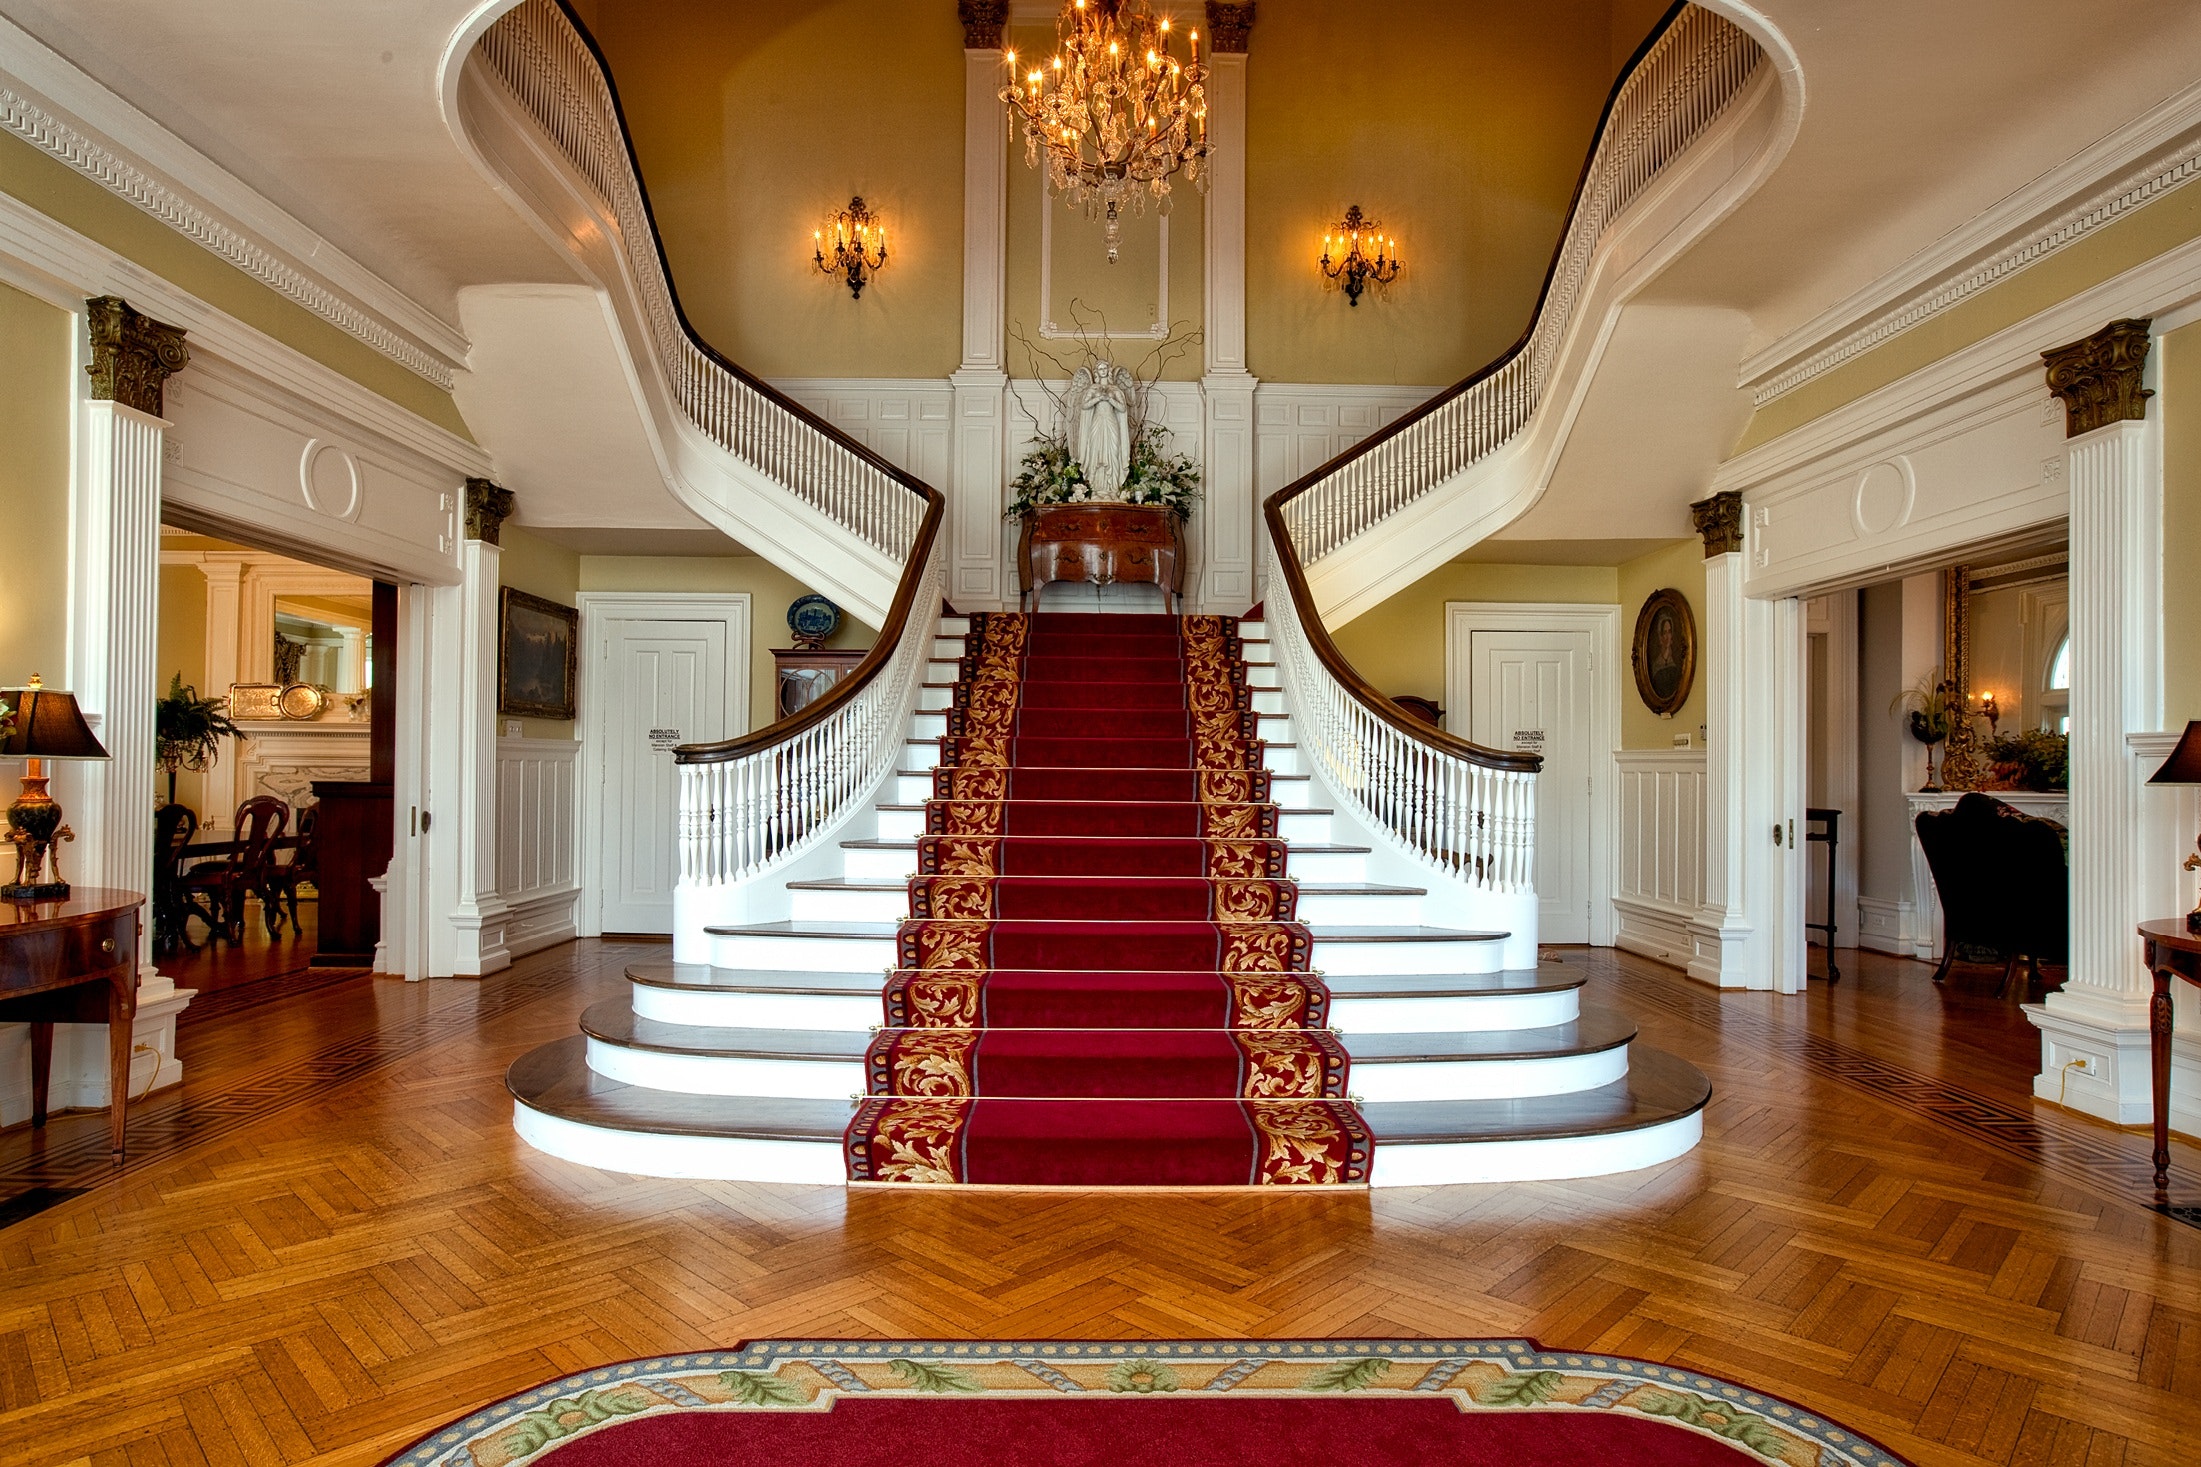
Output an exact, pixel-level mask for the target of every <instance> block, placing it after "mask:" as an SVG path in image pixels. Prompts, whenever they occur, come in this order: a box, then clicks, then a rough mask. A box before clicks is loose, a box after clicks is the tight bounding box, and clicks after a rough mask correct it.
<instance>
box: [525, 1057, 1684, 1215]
mask: <svg viewBox="0 0 2201 1467" xmlns="http://www.w3.org/2000/svg"><path fill="white" fill-rule="evenodd" d="M1631 1060H1632V1063H1631V1066H1630V1070H1629V1073H1628V1075H1627V1076H1626V1077H1625V1078H1624V1079H1621V1080H1618V1081H1616V1082H1614V1083H1613V1084H1610V1085H1606V1086H1602V1087H1600V1088H1598V1089H1596V1090H1590V1091H1584V1092H1581V1093H1578V1094H1574V1095H1564V1096H1542V1097H1533V1098H1528V1099H1516V1100H1463V1101H1441V1102H1428V1101H1396V1102H1372V1103H1369V1104H1366V1105H1364V1106H1363V1107H1362V1108H1361V1109H1362V1113H1363V1114H1364V1115H1365V1116H1366V1118H1367V1120H1368V1124H1369V1126H1370V1128H1371V1129H1372V1130H1373V1131H1374V1133H1375V1137H1376V1149H1375V1161H1374V1168H1373V1171H1372V1173H1371V1175H1370V1178H1369V1184H1370V1185H1371V1186H1377V1187H1413V1186H1431V1185H1440V1184H1447V1183H1462V1182H1517V1181H1551V1180H1558V1179H1562V1178H1570V1177H1592V1176H1604V1175H1608V1174H1610V1173H1614V1172H1625V1171H1634V1170H1636V1169H1638V1168H1641V1167H1647V1166H1655V1165H1658V1164H1659V1163H1661V1162H1666V1161H1671V1160H1672V1159H1673V1158H1675V1157H1677V1156H1680V1155H1682V1154H1684V1153H1685V1152H1687V1151H1688V1150H1689V1149H1690V1148H1692V1147H1693V1146H1695V1145H1696V1143H1697V1142H1698V1140H1700V1139H1701V1138H1702V1136H1703V1115H1702V1112H1703V1108H1704V1105H1705V1102H1706V1101H1707V1100H1708V1099H1709V1098H1710V1095H1711V1083H1710V1081H1708V1080H1707V1079H1706V1078H1705V1077H1704V1075H1703V1074H1702V1072H1700V1071H1699V1070H1697V1069H1696V1067H1695V1066H1693V1065H1690V1064H1688V1063H1687V1062H1686V1061H1684V1060H1680V1059H1677V1058H1675V1057H1674V1056H1672V1055H1669V1054H1666V1053H1663V1052H1662V1051H1659V1050H1654V1049H1646V1048H1643V1047H1642V1046H1635V1047H1633V1049H1632V1051H1631ZM505 1084H506V1088H508V1089H509V1090H510V1091H511V1092H512V1097H513V1100H514V1102H515V1106H514V1114H513V1129H514V1130H515V1131H517V1132H518V1133H519V1135H520V1137H521V1138H522V1139H523V1140H525V1141H526V1142H528V1144H529V1145H531V1146H534V1147H536V1148H537V1149H539V1150H541V1151H545V1152H548V1153H549V1154H551V1155H553V1156H557V1157H561V1158H563V1159H564V1160H567V1161H572V1162H578V1163H580V1164H582V1165H584V1166H592V1167H598V1168H601V1169H603V1170H605V1171H615V1172H625V1173H629V1174H632V1175H638V1176H652V1177H691V1178H708V1179H711V1180H717V1181H752V1182H793V1183H803V1184H810V1185H845V1184H846V1180H847V1171H846V1165H845V1163H844V1161H843V1159H842V1151H841V1134H842V1132H843V1131H844V1130H845V1129H846V1128H847V1126H848V1123H849V1120H850V1119H851V1118H852V1117H853V1115H854V1114H855V1102H854V1101H853V1100H852V1099H851V1100H777V1099H757V1098H753V1097H720V1096H700V1095H683V1094H677V1093H674V1092H669V1091H663V1090H646V1089H643V1088H641V1087H638V1086H633V1085H624V1084H621V1083H619V1082H618V1081H615V1080H611V1079H608V1078H607V1077H605V1076H603V1075H600V1074H597V1073H596V1072H595V1071H593V1070H591V1069H590V1068H589V1067H588V1061H587V1041H586V1039H585V1038H584V1037H583V1036H582V1035H579V1034H575V1035H572V1036H570V1037H568V1038H565V1039H560V1040H557V1041H555V1042H553V1043H550V1044H546V1045H543V1046H542V1047H540V1048H538V1049H534V1050H531V1051H529V1052H528V1053H527V1054H524V1055H522V1056H521V1057H520V1058H519V1059H518V1060H516V1061H514V1062H513V1064H512V1067H511V1069H510V1070H509V1071H507V1072H506V1076H505Z"/></svg>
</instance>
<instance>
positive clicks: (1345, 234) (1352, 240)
mask: <svg viewBox="0 0 2201 1467" xmlns="http://www.w3.org/2000/svg"><path fill="white" fill-rule="evenodd" d="M1382 227H1383V226H1382V225H1381V224H1378V223H1377V222H1376V221H1375V220H1373V219H1370V218H1367V217H1365V216H1364V215H1362V213H1361V212H1360V205H1358V204H1355V205H1353V207H1351V208H1350V209H1347V210H1346V211H1345V217H1344V219H1343V220H1341V221H1340V222H1339V223H1338V224H1337V226H1336V227H1335V228H1334V229H1333V230H1332V231H1331V232H1330V233H1328V234H1325V235H1324V236H1322V273H1323V275H1324V276H1326V277H1327V278H1329V279H1331V280H1335V281H1339V282H1341V283H1342V284H1343V285H1344V287H1345V300H1346V304H1348V305H1354V306H1357V305H1359V304H1360V293H1361V292H1362V291H1364V290H1366V289H1367V288H1368V286H1369V285H1370V283H1371V282H1372V283H1374V284H1376V285H1389V284H1390V283H1391V282H1392V281H1394V280H1396V279H1398V278H1399V242H1398V241H1397V240H1395V239H1387V238H1386V237H1384V236H1383V235H1381V234H1379V233H1377V231H1378V230H1380V229H1381V228H1382ZM1371 250H1372V251H1374V254H1373V255H1372V256H1371V255H1370V253H1369V251H1371Z"/></svg>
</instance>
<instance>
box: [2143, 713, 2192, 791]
mask: <svg viewBox="0 0 2201 1467" xmlns="http://www.w3.org/2000/svg"><path fill="white" fill-rule="evenodd" d="M2148 783H2149V784H2201V719H2195V720H2194V721H2193V722H2192V723H2189V724H2187V725H2186V731H2185V732H2184V733H2183V734H2181V735H2179V738H2178V747H2177V748H2175V749H2173V750H2171V751H2170V757H2169V758H2168V759H2165V760H2164V761H2163V767H2162V768H2161V769H2158V770H2156V771H2155V773H2154V774H2153V775H2152V776H2151V777H2150V778H2149V779H2148Z"/></svg>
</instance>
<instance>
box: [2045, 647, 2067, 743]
mask: <svg viewBox="0 0 2201 1467" xmlns="http://www.w3.org/2000/svg"><path fill="white" fill-rule="evenodd" d="M2041 727H2043V728H2046V729H2050V730H2052V731H2054V732H2056V733H2064V734H2067V733H2069V732H2071V636H2070V634H2069V633H2068V632H2067V633H2065V634H2064V636H2063V638H2062V639H2061V640H2060V641H2058V642H2057V643H2056V650H2055V651H2053V652H2051V653H2049V654H2048V672H2047V675H2046V676H2045V677H2043V678H2042V679H2041Z"/></svg>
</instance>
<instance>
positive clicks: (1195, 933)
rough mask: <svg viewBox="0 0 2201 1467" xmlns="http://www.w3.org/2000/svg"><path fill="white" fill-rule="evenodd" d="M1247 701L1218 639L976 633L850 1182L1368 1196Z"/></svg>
mask: <svg viewBox="0 0 2201 1467" xmlns="http://www.w3.org/2000/svg"><path fill="white" fill-rule="evenodd" d="M1249 708H1250V699H1249V696H1248V694H1247V692H1246V689H1245V666H1244V662H1243V660H1242V658H1241V656H1240V652H1239V645H1238V633H1237V623H1236V621H1235V620H1233V619H1231V618H1227V617H1212V616H1207V617H1203V616H1189V617H1172V616H1103V615H1091V614H1064V613H1052V614H1041V615H1036V616H1024V615H1014V614H1012V615H979V616H973V617H972V618H971V634H970V638H969V641H968V642H967V644H966V651H965V653H964V658H963V665H962V670H961V676H960V679H959V680H958V681H957V683H956V686H955V699H954V704H953V706H952V707H951V708H950V709H949V711H948V733H947V735H946V737H944V738H943V739H942V740H941V759H940V764H941V767H940V768H939V769H938V770H937V771H936V772H935V774H934V776H933V778H934V787H933V798H932V799H931V801H929V802H928V803H927V805H926V807H925V829H926V832H927V833H926V834H925V835H924V836H922V837H921V838H920V839H919V841H918V849H917V871H918V874H917V876H915V877H914V878H913V879H912V880H911V882H910V919H909V920H908V921H907V922H904V923H903V924H902V927H901V930H900V933H899V938H898V950H899V966H898V967H897V968H896V969H895V971H894V972H893V973H892V974H890V975H889V977H888V979H887V985H886V1025H887V1027H886V1028H885V1029H884V1030H882V1031H881V1032H880V1034H879V1035H878V1037H877V1039H876V1040H874V1041H873V1043H872V1046H871V1051H870V1054H869V1056H868V1057H867V1061H866V1069H867V1072H868V1077H869V1090H870V1095H869V1098H867V1099H866V1100H865V1101H864V1102H863V1104H862V1105H861V1106H860V1107H859V1108H858V1110H857V1113H856V1118H855V1120H854V1122H853V1123H852V1124H851V1125H850V1127H849V1130H848V1136H847V1142H846V1146H847V1153H848V1175H849V1179H850V1180H851V1181H857V1182H905V1183H906V1182H918V1183H923V1182H934V1183H940V1182H962V1183H977V1184H990V1185H996V1186H1024V1187H1039V1186H1068V1187H1141V1186H1152V1187H1217V1186H1254V1185H1297V1186H1309V1185H1333V1186H1334V1185H1350V1184H1356V1183H1363V1182H1365V1181H1367V1179H1368V1162H1369V1155H1370V1150H1371V1142H1370V1139H1369V1135H1368V1128H1367V1126H1366V1125H1365V1124H1364V1123H1363V1122H1362V1120H1361V1118H1360V1116H1359V1114H1358V1113H1357V1112H1355V1111H1354V1109H1353V1107H1352V1106H1351V1105H1350V1104H1348V1103H1347V1102H1346V1101H1345V1100H1344V1099H1343V1098H1342V1097H1343V1096H1344V1094H1345V1075H1346V1057H1345V1051H1344V1049H1343V1048H1342V1047H1341V1046H1340V1045H1339V1044H1338V1042H1337V1040H1336V1038H1335V1037H1334V1036H1332V1035H1331V1034H1330V1033H1329V1032H1328V1031H1327V1029H1326V1028H1325V1025H1326V1023H1327V1020H1328V1012H1329V1000H1330V996H1329V991H1328V990H1327V989H1325V988H1324V987H1323V986H1322V982H1321V980H1320V979H1319V978H1317V977H1316V976H1315V975H1314V974H1313V973H1312V972H1310V971H1309V966H1308V964H1309V958H1310V957H1311V955H1312V949H1313V940H1312V938H1311V936H1310V934H1309V933H1308V931H1307V929H1306V928H1305V927H1303V926H1301V925H1300V924H1299V923H1297V922H1295V921H1293V920H1292V918H1293V915H1294V908H1295V905H1296V900H1297V895H1298V892H1297V888H1295V887H1294V886H1293V885H1292V883H1291V881H1290V879H1289V878H1288V877H1287V876H1286V874H1285V869H1284V867H1285V847H1284V843H1283V842H1282V841H1281V840H1279V839H1277V838H1276V830H1277V808H1276V806H1275V805H1274V804H1273V803H1271V801H1270V799H1269V793H1270V792H1269V776H1268V774H1267V773H1266V772H1265V771H1264V770H1263V769H1262V768H1261V746H1260V743H1259V741H1258V739H1257V738H1256V737H1255V732H1254V730H1255V720H1254V717H1253V715H1252V713H1251V712H1250V711H1249Z"/></svg>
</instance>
